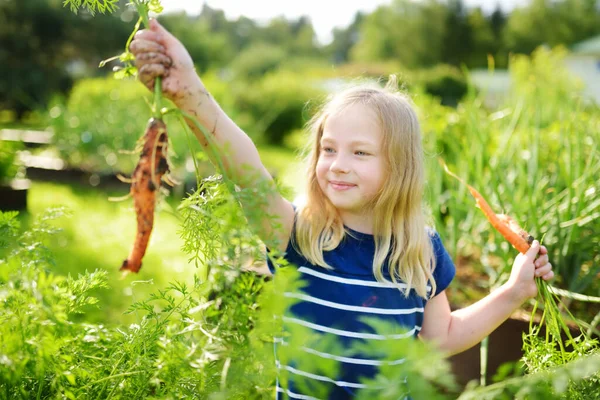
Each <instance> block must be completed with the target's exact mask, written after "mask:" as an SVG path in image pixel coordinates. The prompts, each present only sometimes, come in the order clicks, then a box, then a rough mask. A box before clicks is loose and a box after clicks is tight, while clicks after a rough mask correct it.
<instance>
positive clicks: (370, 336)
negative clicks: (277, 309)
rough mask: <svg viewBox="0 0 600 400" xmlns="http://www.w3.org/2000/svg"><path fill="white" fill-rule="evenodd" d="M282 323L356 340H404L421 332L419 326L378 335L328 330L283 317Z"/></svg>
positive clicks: (296, 319)
mask: <svg viewBox="0 0 600 400" xmlns="http://www.w3.org/2000/svg"><path fill="white" fill-rule="evenodd" d="M283 321H284V322H289V323H292V324H298V325H302V326H306V327H307V328H311V329H314V330H316V331H320V332H327V333H332V334H334V335H336V336H345V337H351V338H358V339H373V340H389V339H406V338H409V337H412V336H413V335H414V334H415V332H420V331H421V327H420V326H415V327H414V328H413V329H412V330H410V331H408V332H405V333H402V334H396V335H378V334H375V333H361V332H352V331H344V330H341V329H335V328H330V327H328V326H323V325H317V324H313V323H312V322H307V321H303V320H301V319H298V318H291V317H283Z"/></svg>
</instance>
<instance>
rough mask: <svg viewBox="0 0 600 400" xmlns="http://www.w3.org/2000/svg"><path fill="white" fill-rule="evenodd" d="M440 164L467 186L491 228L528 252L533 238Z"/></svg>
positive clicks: (522, 250)
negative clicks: (497, 212)
mask: <svg viewBox="0 0 600 400" xmlns="http://www.w3.org/2000/svg"><path fill="white" fill-rule="evenodd" d="M440 163H441V164H442V165H443V166H444V170H445V171H446V173H448V174H449V175H450V176H452V177H453V178H455V179H457V180H458V181H460V182H461V183H462V184H463V185H466V186H467V188H468V189H469V192H470V193H471V195H472V196H473V197H474V198H475V202H476V204H477V206H478V207H479V208H480V209H481V211H483V214H484V215H485V216H486V218H487V219H488V221H490V223H491V224H492V226H493V227H494V228H495V229H496V230H497V231H498V232H500V234H501V235H502V236H504V238H505V239H506V240H508V242H509V243H510V244H512V245H513V247H514V248H515V249H517V250H519V252H521V253H523V254H525V253H526V252H527V250H529V247H531V243H532V242H533V236H531V235H529V234H528V233H527V232H526V231H525V230H524V229H523V228H521V227H520V226H519V225H518V224H517V222H516V221H515V220H513V219H512V218H511V217H509V216H508V215H505V214H496V213H495V212H494V211H493V210H492V208H491V207H490V205H489V204H488V202H487V201H486V200H485V198H484V197H483V196H482V195H481V194H480V193H479V192H478V191H477V190H475V188H474V187H473V186H471V185H469V184H468V183H466V182H465V181H464V180H462V179H461V178H460V177H458V176H457V175H455V174H454V173H453V172H452V171H450V170H449V169H448V166H447V165H446V163H444V162H443V161H442V160H440Z"/></svg>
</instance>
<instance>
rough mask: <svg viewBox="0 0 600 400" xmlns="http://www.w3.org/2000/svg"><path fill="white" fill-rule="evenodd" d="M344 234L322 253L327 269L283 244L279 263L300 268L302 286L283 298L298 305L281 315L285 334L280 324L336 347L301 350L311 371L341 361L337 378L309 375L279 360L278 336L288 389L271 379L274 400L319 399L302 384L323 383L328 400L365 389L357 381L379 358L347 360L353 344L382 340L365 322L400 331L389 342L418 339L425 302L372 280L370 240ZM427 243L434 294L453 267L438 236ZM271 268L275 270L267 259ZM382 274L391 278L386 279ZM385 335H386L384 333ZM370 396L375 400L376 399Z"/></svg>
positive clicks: (280, 365)
mask: <svg viewBox="0 0 600 400" xmlns="http://www.w3.org/2000/svg"><path fill="white" fill-rule="evenodd" d="M346 231H347V234H346V235H345V237H344V239H343V240H342V242H341V243H340V245H339V246H338V247H337V248H336V249H334V250H332V251H326V252H324V258H325V261H326V262H327V263H328V264H329V265H330V266H332V267H333V269H325V268H322V267H319V266H316V265H314V264H311V263H310V262H309V261H308V260H306V259H305V258H304V257H303V256H302V255H301V254H299V253H298V252H297V251H296V250H295V249H294V247H293V246H292V244H291V243H290V244H289V245H288V246H287V249H286V253H285V259H286V260H287V261H288V262H289V263H290V264H292V265H294V266H296V267H297V268H298V272H300V274H301V279H302V280H303V281H304V282H305V283H306V286H305V287H304V288H303V289H302V292H286V293H285V296H286V297H289V298H293V299H296V300H298V302H297V303H296V304H294V305H293V306H292V307H291V308H290V310H289V314H288V315H285V316H283V320H284V329H285V327H286V326H289V327H293V326H302V327H304V328H305V329H306V328H307V329H309V330H310V332H314V333H318V334H322V335H326V336H330V337H331V335H333V337H334V338H335V339H336V341H337V343H339V346H336V347H334V348H335V349H337V350H327V351H322V349H316V348H314V347H315V346H311V347H308V346H303V347H302V349H301V350H302V351H303V352H305V353H306V354H303V357H304V356H306V357H313V359H312V360H311V363H309V364H311V365H313V366H316V365H319V363H323V362H327V361H329V362H331V360H335V361H337V362H339V364H338V365H339V373H338V374H337V376H324V375H322V374H320V373H318V371H317V372H316V373H315V371H314V370H312V371H311V370H306V368H304V369H303V368H302V367H301V366H299V365H296V364H295V363H294V362H293V361H290V360H288V361H283V362H282V361H281V360H280V359H279V357H277V349H278V347H279V346H283V345H286V339H284V338H280V339H277V338H276V344H275V353H276V362H277V367H278V368H279V369H280V371H282V370H285V372H286V375H287V376H288V379H287V386H286V385H285V384H283V383H282V382H280V381H278V382H277V398H278V399H280V398H292V399H317V398H319V397H318V396H316V394H315V393H308V392H307V391H310V389H306V387H310V384H311V382H314V383H318V384H319V385H325V386H326V387H327V390H328V392H329V396H328V399H336V400H339V399H347V398H352V397H354V395H356V392H357V391H358V390H360V389H365V388H366V386H365V385H364V384H362V383H361V378H372V377H374V376H375V374H376V373H377V366H378V365H381V362H382V361H381V360H377V359H372V357H371V358H369V357H364V356H363V357H361V355H360V354H355V353H353V354H350V355H349V353H348V351H347V350H348V349H351V348H354V346H355V345H356V344H357V341H371V340H383V339H384V338H385V337H382V336H381V335H379V334H376V333H375V332H374V331H373V330H372V328H371V327H370V326H369V325H366V324H365V323H363V322H362V321H361V319H362V318H363V317H377V318H381V319H383V320H385V321H388V322H393V323H394V326H397V327H398V328H399V331H401V332H402V333H397V334H395V335H394V333H391V335H392V337H393V338H394V339H396V338H397V339H398V340H410V339H411V338H416V337H417V335H418V334H419V331H420V330H421V325H422V323H423V311H424V307H425V304H426V302H427V300H425V299H423V298H422V297H420V296H418V295H417V294H416V292H415V291H414V290H411V293H410V295H409V296H408V297H405V296H404V294H403V293H401V292H400V291H399V290H398V286H395V285H393V284H391V283H383V282H378V281H377V280H376V279H375V276H374V275H373V270H372V263H373V257H374V254H375V241H374V237H373V235H368V234H364V233H360V232H357V231H354V230H351V229H349V228H346ZM348 233H349V234H348ZM431 240H432V242H433V247H434V254H435V257H436V268H435V270H434V272H433V276H434V279H435V282H436V293H435V294H436V295H437V294H439V293H440V292H442V291H443V290H444V289H446V288H447V287H448V285H449V284H450V282H451V281H452V279H453V277H454V275H455V267H454V263H453V262H452V259H451V258H450V256H449V255H448V253H447V252H446V250H445V248H444V246H443V245H442V242H441V239H440V237H439V235H438V234H437V233H432V235H431ZM269 269H270V270H271V272H275V269H274V267H273V265H272V263H271V262H270V261H269ZM383 271H387V266H384V269H383ZM384 276H386V273H384ZM386 277H387V278H388V279H389V275H387V276H386ZM275 279H277V277H275ZM401 285H403V284H401ZM401 287H402V286H401ZM404 287H405V285H404ZM429 289H430V288H429ZM400 328H401V329H400ZM386 336H387V338H389V335H386ZM313 361H314V362H313ZM388 362H389V361H388ZM392 362H393V361H392ZM397 362H398V363H400V362H402V360H397ZM304 365H307V364H306V363H305V364H304ZM317 370H318V369H317ZM300 380H302V381H303V382H304V384H303V385H299V384H298V381H300ZM300 386H302V387H300ZM302 388H304V389H302ZM369 390H373V389H369ZM374 398H377V396H376V394H375V395H374Z"/></svg>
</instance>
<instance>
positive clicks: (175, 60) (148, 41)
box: [129, 19, 205, 108]
mask: <svg viewBox="0 0 600 400" xmlns="http://www.w3.org/2000/svg"><path fill="white" fill-rule="evenodd" d="M129 49H130V51H131V52H132V53H133V55H134V56H135V66H136V67H137V69H138V78H139V79H140V81H141V82H142V83H143V84H144V85H145V86H146V87H147V88H148V89H150V90H154V82H155V80H156V77H158V76H161V77H162V91H163V94H164V95H165V97H167V98H168V99H170V100H172V101H173V102H174V103H175V104H176V105H177V106H178V107H180V108H181V107H182V106H185V105H186V104H187V103H189V102H190V101H192V98H193V96H194V95H195V94H197V93H198V92H203V91H205V89H204V86H203V85H202V82H201V81H200V78H199V77H198V75H197V74H196V71H195V69H194V63H193V61H192V58H191V57H190V54H189V53H188V51H187V50H186V49H185V47H184V46H183V45H182V44H181V42H180V41H179V40H178V39H177V38H176V37H175V36H173V35H172V34H171V33H169V32H168V31H167V30H166V29H165V28H163V27H162V25H160V24H159V23H158V21H157V20H155V19H151V20H150V29H144V30H141V31H138V32H137V33H136V35H135V37H134V39H133V41H132V42H131V45H130V47H129Z"/></svg>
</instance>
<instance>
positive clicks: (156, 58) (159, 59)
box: [135, 52, 173, 69]
mask: <svg viewBox="0 0 600 400" xmlns="http://www.w3.org/2000/svg"><path fill="white" fill-rule="evenodd" d="M146 64H162V65H164V66H165V67H167V68H168V67H170V66H171V65H172V64H173V62H172V60H171V58H170V57H168V56H166V55H164V54H162V53H155V52H148V53H140V54H138V55H137V56H136V57H135V66H136V67H137V68H138V69H139V68H141V67H143V66H144V65H146Z"/></svg>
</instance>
